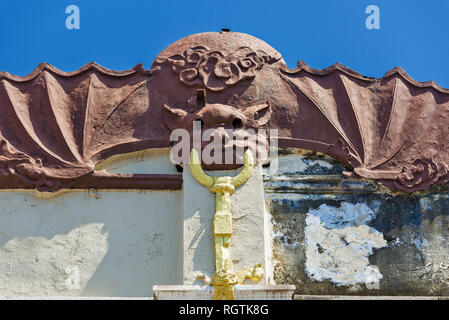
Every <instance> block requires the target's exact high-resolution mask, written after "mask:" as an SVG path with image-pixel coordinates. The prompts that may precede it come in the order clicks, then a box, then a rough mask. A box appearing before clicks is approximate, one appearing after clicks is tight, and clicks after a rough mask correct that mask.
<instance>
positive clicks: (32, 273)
mask: <svg viewBox="0 0 449 320" xmlns="http://www.w3.org/2000/svg"><path fill="white" fill-rule="evenodd" d="M102 228H103V225H102V224H100V223H98V224H95V223H91V224H87V225H82V226H80V227H78V228H75V229H73V230H71V231H70V232H69V233H68V234H64V235H55V236H54V237H53V238H52V239H45V238H42V237H28V238H13V239H11V240H9V241H8V242H7V243H6V244H5V245H4V246H3V247H2V248H0V294H1V295H2V296H66V295H67V296H78V295H80V294H81V293H82V292H83V290H84V288H85V287H86V284H87V282H88V281H89V280H90V278H91V277H92V275H93V274H94V272H95V271H96V269H97V268H98V265H99V264H100V263H101V261H102V260H103V258H104V256H105V255H106V252H107V250H108V241H107V236H108V235H107V233H102ZM77 275H79V278H78V279H76V280H75V279H73V282H71V281H70V279H69V277H76V276H77Z"/></svg>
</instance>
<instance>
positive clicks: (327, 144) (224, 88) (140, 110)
mask: <svg viewBox="0 0 449 320" xmlns="http://www.w3.org/2000/svg"><path fill="white" fill-rule="evenodd" d="M195 120H197V121H199V122H202V123H203V126H204V128H203V129H204V130H206V129H207V128H215V129H218V131H220V130H222V129H248V128H252V129H277V130H278V144H279V146H280V147H297V148H303V149H309V150H315V151H319V152H323V153H326V154H328V155H329V156H332V157H334V158H335V159H337V160H339V161H340V162H342V163H343V164H344V165H346V166H347V167H348V169H349V170H348V172H347V173H346V174H347V175H350V176H353V177H361V178H366V179H373V180H376V181H378V182H379V183H381V184H383V185H385V186H386V187H388V188H390V189H391V190H392V191H402V192H406V193H411V192H415V191H420V190H426V189H428V188H429V187H431V186H432V185H438V184H441V183H445V182H447V181H449V125H448V124H449V90H447V89H443V88H441V87H439V86H438V85H437V84H435V83H434V82H424V83H420V82H417V81H415V80H413V79H411V78H410V77H409V76H408V75H407V74H406V73H405V72H404V71H403V70H402V69H400V68H395V69H393V70H391V71H389V72H387V73H386V74H385V76H384V77H383V78H381V79H374V78H368V77H364V76H362V75H360V74H358V73H356V72H354V71H352V70H350V69H348V68H346V67H344V66H342V65H339V64H335V65H333V66H331V67H329V68H327V69H324V70H316V69H313V68H310V67H308V66H307V65H306V64H305V63H304V62H301V61H300V62H299V63H298V66H297V68H296V69H293V70H291V69H289V68H288V67H287V66H286V65H285V63H284V61H283V59H282V56H281V55H280V54H279V53H278V52H277V51H276V50H275V49H273V48H272V47H270V46H269V45H268V44H266V43H265V42H263V41H261V40H259V39H256V38H254V37H252V36H249V35H246V34H242V33H236V32H220V33H202V34H196V35H192V36H189V37H186V38H184V39H181V40H179V41H176V42H175V43H173V44H172V45H170V46H169V47H168V48H166V49H165V50H164V51H162V52H161V53H160V54H159V56H158V57H157V58H156V59H155V60H154V62H153V65H152V66H151V69H150V70H145V69H143V68H142V66H141V65H138V66H136V67H135V68H133V69H131V70H129V71H120V72H118V71H111V70H107V69H105V68H102V67H100V66H98V65H96V64H94V63H91V64H88V65H86V66H85V67H83V68H81V69H79V70H78V71H75V72H71V73H66V72H62V71H59V70H57V69H56V68H54V67H52V66H50V65H48V64H41V65H39V66H38V67H37V68H36V69H35V70H34V71H33V72H32V73H31V74H30V75H28V76H24V77H18V76H14V75H11V74H9V73H7V72H1V73H0V139H1V141H0V174H1V176H0V187H1V188H19V187H20V188H38V189H41V190H50V191H55V190H58V189H61V188H76V187H82V186H84V185H85V181H88V180H89V179H90V178H88V177H93V178H95V176H97V177H98V176H99V175H101V174H102V173H101V172H98V171H97V170H95V165H96V164H97V163H99V162H100V161H101V160H104V159H105V158H107V157H109V156H111V155H115V154H120V153H125V152H131V151H137V150H143V149H148V148H160V147H169V146H170V145H173V143H171V141H170V133H171V132H172V130H173V129H175V128H181V127H183V128H191V122H193V121H195ZM189 130H190V129H189ZM223 135H224V133H223ZM267 138H268V137H267ZM265 143H266V145H267V147H268V144H269V143H268V139H266V141H265ZM202 147H203V146H202ZM244 148H251V146H250V145H248V144H247V145H244ZM256 161H257V157H256ZM203 165H204V168H205V169H227V168H229V167H228V166H223V164H219V163H212V164H206V163H203ZM234 167H235V165H234ZM93 178H92V179H93Z"/></svg>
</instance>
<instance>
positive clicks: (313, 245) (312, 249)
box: [305, 202, 387, 286]
mask: <svg viewBox="0 0 449 320" xmlns="http://www.w3.org/2000/svg"><path fill="white" fill-rule="evenodd" d="M374 217H375V211H374V210H373V209H371V208H369V207H368V206H367V205H366V204H363V203H360V204H355V205H354V204H351V203H347V202H343V203H342V204H341V207H340V208H335V207H331V206H328V205H326V204H322V205H321V206H320V207H319V208H318V209H316V210H310V211H309V212H308V214H307V218H306V227H305V241H306V259H307V260H306V273H307V274H308V275H309V277H311V278H312V279H313V280H316V281H323V280H325V279H329V280H330V281H331V282H332V283H334V284H336V285H337V286H349V285H355V284H358V283H365V284H368V285H373V284H377V283H379V281H380V280H381V279H382V274H381V273H380V272H379V268H378V267H377V266H373V265H370V262H369V260H368V256H369V255H371V254H372V253H373V249H378V248H382V247H385V246H386V245H387V242H386V241H385V240H384V238H383V235H382V234H381V233H380V232H378V231H377V230H375V229H374V228H371V227H369V226H368V225H367V224H366V223H367V222H369V221H371V220H372V219H373V218H374Z"/></svg>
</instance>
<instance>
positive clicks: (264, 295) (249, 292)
mask: <svg viewBox="0 0 449 320" xmlns="http://www.w3.org/2000/svg"><path fill="white" fill-rule="evenodd" d="M295 290H296V287H295V286H294V285H272V286H271V285H236V286H235V299H236V300H291V299H292V297H293V292H294V291H295ZM153 294H154V299H155V300H212V298H213V295H214V289H213V287H211V286H204V287H202V286H184V285H167V286H164V285H162V286H154V287H153Z"/></svg>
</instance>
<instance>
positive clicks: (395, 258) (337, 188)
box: [264, 149, 449, 295]
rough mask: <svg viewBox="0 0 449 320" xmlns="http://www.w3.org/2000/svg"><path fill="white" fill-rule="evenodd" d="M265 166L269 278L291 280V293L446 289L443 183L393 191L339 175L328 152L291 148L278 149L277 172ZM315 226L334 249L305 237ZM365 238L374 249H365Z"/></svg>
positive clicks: (447, 209) (448, 250) (447, 204)
mask: <svg viewBox="0 0 449 320" xmlns="http://www.w3.org/2000/svg"><path fill="white" fill-rule="evenodd" d="M298 162H299V165H298ZM272 166H273V165H270V167H272ZM270 167H268V168H265V172H264V186H265V194H266V201H267V207H268V211H269V212H270V214H271V218H272V223H273V233H272V234H273V267H274V280H275V282H276V283H278V284H295V285H296V287H297V291H296V293H297V294H314V295H320V294H323V295H324V294H326V295H328V294H336V295H339V294H354V295H449V259H448V258H449V241H448V240H449V216H448V215H449V192H448V191H449V187H448V186H447V185H442V186H439V187H433V188H431V189H430V190H429V191H427V192H419V193H412V194H402V193H393V192H391V191H390V190H388V189H386V188H385V187H382V186H381V185H380V184H378V183H376V182H374V181H369V180H362V179H360V180H358V179H353V178H347V177H345V176H344V175H343V174H342V172H343V171H344V170H347V169H346V168H345V167H344V166H342V165H341V164H339V163H338V162H337V161H335V160H334V159H332V158H330V157H328V156H325V155H322V154H319V153H318V154H317V153H314V152H307V151H304V150H299V149H281V150H280V152H279V159H278V170H277V171H276V172H270ZM344 208H346V209H344ZM345 210H346V211H345ZM357 210H360V211H357ZM317 217H318V219H321V220H316V218H317ZM308 219H312V220H313V219H315V220H313V221H315V222H316V221H318V224H316V223H315V222H314V223H315V224H313V225H311V224H310V221H312V220H308ZM326 219H327V220H326ZM345 219H346V220H345ZM360 219H362V220H363V221H359V220H360ZM312 227H313V228H312ZM308 228H309V229H308ZM345 228H350V229H345ZM307 230H309V233H308V236H307V234H306V233H307ZM348 230H349V231H348ZM319 232H327V233H326V237H328V236H329V237H335V238H336V240H335V241H336V242H335V243H337V244H338V248H340V249H338V248H337V247H334V248H335V250H333V249H332V248H333V247H332V246H333V245H332V243H333V242H329V241H330V240H329V239H328V238H329V237H328V238H327V239H326V243H327V244H328V245H330V247H326V243H322V242H319V241H318V242H317V243H311V240H313V239H315V238H316V237H319ZM343 232H346V233H343ZM342 234H343V236H341V235H342ZM348 235H349V236H350V237H352V236H353V238H352V240H353V242H351V241H349V242H348V240H347V238H348ZM338 236H340V238H341V239H340V240H339V239H338ZM371 236H372V239H375V241H377V247H376V245H374V246H372V247H370V245H371V244H373V240H372V239H371V238H370V237H371ZM332 241H334V240H332ZM339 241H340V242H339ZM357 241H359V242H360V247H357V244H356V242H357ZM382 241H383V242H384V244H382ZM353 244H354V246H353V247H351V248H349V247H348V250H345V247H344V245H347V246H352V245H353ZM311 246H312V247H311ZM340 246H343V247H340ZM311 248H312V249H313V251H311ZM359 248H365V249H366V251H364V252H365V255H363V254H362V253H360V252H363V250H362V251H358V250H359ZM347 252H349V255H345V254H346V253H347ZM329 258H331V259H332V260H329ZM326 259H327V260H326ZM345 259H352V260H353V261H354V262H353V263H352V264H345ZM328 261H334V262H333V263H332V264H329V263H328ZM357 261H359V262H361V263H360V264H358V262H357ZM364 261H365V262H366V264H364ZM317 264H318V266H319V268H315V267H313V265H315V266H316V265H317ZM308 266H309V267H308ZM311 266H312V267H311ZM349 266H351V267H352V266H355V267H354V268H355V270H347V269H348V268H349ZM357 268H358V270H357ZM308 269H310V270H308ZM316 270H318V271H319V273H320V274H316V273H315V274H314V273H313V272H315V271H316ZM370 272H372V275H371V274H370ZM371 277H372V279H371ZM341 279H344V280H343V281H342V280H341ZM373 279H374V280H375V281H374V282H370V280H373ZM376 279H377V281H376Z"/></svg>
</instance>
